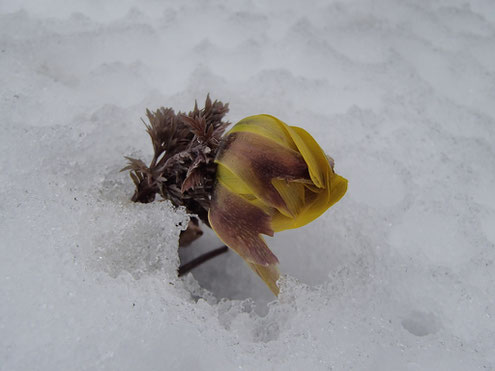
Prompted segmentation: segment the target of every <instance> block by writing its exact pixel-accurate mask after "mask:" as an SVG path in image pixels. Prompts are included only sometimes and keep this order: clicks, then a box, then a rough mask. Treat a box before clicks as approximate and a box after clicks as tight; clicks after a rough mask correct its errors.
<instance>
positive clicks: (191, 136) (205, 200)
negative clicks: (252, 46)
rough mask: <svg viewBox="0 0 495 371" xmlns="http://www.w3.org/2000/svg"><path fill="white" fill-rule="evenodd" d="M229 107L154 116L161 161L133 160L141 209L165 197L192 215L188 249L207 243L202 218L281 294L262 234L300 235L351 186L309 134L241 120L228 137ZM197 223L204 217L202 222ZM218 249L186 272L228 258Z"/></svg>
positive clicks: (263, 119)
mask: <svg viewBox="0 0 495 371" xmlns="http://www.w3.org/2000/svg"><path fill="white" fill-rule="evenodd" d="M228 110H229V109H228V104H223V103H222V102H220V101H214V102H212V101H211V99H210V97H209V96H208V97H207V98H206V102H205V107H204V108H203V109H201V110H200V109H198V106H197V104H195V107H194V110H193V111H191V112H189V113H188V114H183V113H181V112H179V113H177V114H176V113H175V112H174V110H173V109H171V108H160V109H159V110H157V111H155V112H151V111H149V110H147V112H146V113H147V116H148V119H149V121H150V124H149V125H148V124H145V125H146V127H147V132H148V134H149V135H150V137H151V141H152V144H153V149H154V156H153V159H152V161H151V163H150V165H149V166H147V165H146V164H145V163H144V162H143V161H141V160H138V159H134V158H129V157H127V159H128V161H129V165H128V166H126V167H125V168H124V169H123V170H130V175H131V178H132V180H133V181H134V184H135V186H136V190H135V192H134V195H133V196H132V200H133V201H135V202H144V203H147V202H151V201H153V200H154V199H155V197H156V194H157V193H159V194H160V195H161V196H162V197H163V198H164V199H168V200H170V201H171V202H172V203H173V204H174V205H176V206H184V207H185V208H186V210H187V211H188V212H189V213H190V214H191V215H192V217H191V222H190V223H189V226H188V229H187V230H186V231H184V232H183V233H182V234H181V238H180V241H179V245H180V246H186V245H188V244H189V243H191V242H192V241H194V239H196V238H198V237H199V236H201V234H202V232H201V229H200V227H199V223H198V220H197V218H199V219H200V220H201V221H202V222H203V223H204V224H205V225H207V226H209V227H211V228H212V229H213V230H214V231H215V232H216V233H217V235H218V237H219V238H220V239H221V240H222V241H223V242H224V243H225V244H226V245H227V246H228V247H230V248H231V249H233V250H234V251H236V252H237V253H238V254H239V255H240V256H241V257H242V258H243V259H244V260H245V261H246V263H247V264H248V265H249V267H250V268H251V269H252V270H253V271H255V272H256V273H257V274H258V275H259V276H260V277H261V279H262V280H263V281H264V282H265V283H266V284H267V286H268V287H269V288H270V290H271V291H272V292H273V293H274V294H275V295H278V293H279V289H278V286H277V285H276V282H277V280H278V278H279V275H280V273H279V270H278V267H277V266H278V259H277V257H276V256H275V255H274V254H273V253H272V252H271V251H270V249H269V248H268V246H267V245H266V243H265V241H264V240H263V238H262V237H261V236H260V234H265V235H269V236H272V235H273V233H274V232H278V231H282V230H286V229H292V228H298V227H301V226H303V225H306V224H307V223H309V222H311V221H313V220H314V219H316V218H317V217H318V216H320V215H321V214H322V213H323V212H325V211H326V210H327V209H328V208H329V207H330V206H332V205H333V204H335V203H336V202H337V201H339V200H340V199H341V198H342V197H343V196H344V194H345V192H346V190H347V180H346V179H344V178H343V177H341V176H339V175H337V174H336V173H335V172H334V170H333V160H332V159H331V158H330V157H328V156H327V155H326V154H325V153H324V151H323V150H322V149H321V147H320V146H319V145H318V143H317V142H316V141H315V140H314V139H313V137H312V136H311V135H310V134H309V133H307V132H306V131H305V130H304V129H301V128H298V127H295V126H288V125H287V124H285V123H284V122H282V121H280V120H278V119H277V118H275V117H273V116H270V115H256V116H250V117H247V118H245V119H243V120H241V121H239V122H238V123H237V124H236V125H235V126H234V127H233V128H232V129H231V130H230V131H229V132H228V133H227V134H226V135H225V136H223V133H224V131H225V129H226V127H227V126H228V125H229V124H230V123H229V122H225V121H223V117H224V116H225V114H226V113H227V112H228ZM196 216H197V218H196ZM225 250H226V248H220V249H217V250H215V251H213V252H211V253H208V254H205V256H203V257H200V258H199V260H197V261H196V262H191V263H188V264H186V265H184V266H182V267H180V268H179V274H183V273H184V272H187V271H188V270H190V269H191V268H192V267H194V266H195V265H197V264H199V263H200V262H202V261H205V260H207V259H210V258H211V257H213V256H216V255H218V254H219V253H222V252H223V251H225Z"/></svg>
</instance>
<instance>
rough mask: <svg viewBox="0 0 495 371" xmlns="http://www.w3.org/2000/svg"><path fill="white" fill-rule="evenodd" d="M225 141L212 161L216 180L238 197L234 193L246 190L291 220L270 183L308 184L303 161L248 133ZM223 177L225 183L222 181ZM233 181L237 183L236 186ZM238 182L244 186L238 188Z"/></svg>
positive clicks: (231, 135) (281, 198)
mask: <svg viewBox="0 0 495 371" xmlns="http://www.w3.org/2000/svg"><path fill="white" fill-rule="evenodd" d="M224 141H225V142H224V143H225V144H224V146H223V147H222V148H221V149H220V150H219V153H218V154H217V158H216V160H215V162H216V163H217V164H218V165H219V167H220V171H221V172H222V173H220V174H219V175H218V176H217V178H218V180H219V181H220V182H222V183H225V185H226V186H227V188H229V189H231V190H232V191H233V192H235V193H238V192H236V191H235V190H237V189H238V190H240V191H241V192H244V191H245V190H246V189H247V188H248V189H249V190H250V192H252V194H253V195H254V196H256V198H258V199H259V200H262V201H263V202H264V203H265V204H266V205H267V206H270V207H273V208H276V209H278V210H279V211H280V212H281V213H283V214H284V215H287V216H293V214H292V212H291V211H290V208H289V207H288V206H287V205H286V203H285V201H284V199H283V197H282V196H281V194H280V193H279V192H278V191H277V189H276V188H275V187H274V185H273V184H272V180H273V179H276V178H281V179H304V178H305V177H306V178H308V181H309V176H308V167H307V165H306V162H305V161H304V158H303V157H302V156H301V155H300V154H299V153H298V152H296V151H294V150H292V149H290V148H288V147H285V146H282V145H280V144H279V143H277V142H274V141H273V140H271V139H268V138H266V137H264V136H262V135H259V134H254V133H251V132H234V133H229V134H228V136H227V137H226V139H224ZM225 170H228V171H225ZM224 175H225V180H224V179H223V178H222V177H223V176H224ZM235 177H237V178H238V179H240V182H237V183H236V180H234V178H235ZM241 182H242V183H244V185H242V184H238V183H241Z"/></svg>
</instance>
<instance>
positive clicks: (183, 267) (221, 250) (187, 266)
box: [178, 246, 229, 277]
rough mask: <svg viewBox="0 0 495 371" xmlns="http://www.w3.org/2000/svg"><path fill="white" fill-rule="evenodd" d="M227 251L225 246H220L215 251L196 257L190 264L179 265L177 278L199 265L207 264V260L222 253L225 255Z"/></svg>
mask: <svg viewBox="0 0 495 371" xmlns="http://www.w3.org/2000/svg"><path fill="white" fill-rule="evenodd" d="M228 250H229V248H228V247H227V246H222V247H219V248H217V249H215V250H211V251H208V252H207V253H205V254H203V255H200V256H198V257H197V258H195V259H193V260H191V261H190V262H188V263H185V264H183V265H181V266H180V267H179V270H178V273H179V277H181V276H183V275H185V274H186V273H188V272H190V271H191V270H193V269H194V268H196V267H198V266H200V265H201V264H203V263H205V262H207V261H208V260H210V259H213V258H214V257H216V256H218V255H221V254H223V253H226V252H227V251H228Z"/></svg>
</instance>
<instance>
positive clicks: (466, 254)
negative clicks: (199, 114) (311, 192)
mask: <svg viewBox="0 0 495 371" xmlns="http://www.w3.org/2000/svg"><path fill="white" fill-rule="evenodd" d="M208 92H210V93H211V95H212V97H213V98H218V99H221V100H224V101H228V102H230V103H231V111H230V113H229V114H228V117H227V118H228V119H229V120H230V121H232V122H236V121H238V120H239V119H241V118H243V117H245V116H248V115H252V114H258V113H270V114H272V115H275V116H277V117H279V118H280V119H282V120H284V121H285V122H287V123H289V124H292V125H299V126H302V127H304V128H306V129H307V130H308V131H309V132H310V133H312V134H313V136H314V137H315V138H316V139H317V140H318V141H319V143H320V144H321V146H322V147H323V148H324V149H325V150H326V151H327V152H328V153H329V154H331V155H332V156H333V157H334V158H335V163H336V170H337V172H338V173H339V174H342V175H343V176H345V177H346V178H348V179H349V190H348V193H347V195H346V196H345V197H344V199H343V200H342V201H341V202H339V203H338V204H337V205H336V206H334V207H333V208H331V209H330V210H329V211H328V212H327V213H326V214H325V215H324V216H322V217H321V218H320V219H318V220H317V221H315V222H314V223H312V224H310V225H308V226H307V227H304V228H301V229H299V230H293V231H290V232H283V233H280V234H277V236H276V237H274V238H270V239H268V240H269V241H268V243H269V245H270V246H271V247H272V249H273V251H274V252H275V253H276V254H277V256H278V257H279V259H280V262H281V270H282V271H283V273H285V274H286V275H285V276H284V277H283V279H282V282H281V285H282V292H281V295H280V297H279V299H277V300H274V298H273V296H272V295H271V293H270V292H269V290H268V289H267V288H266V287H265V286H264V284H263V283H262V282H261V280H259V279H258V277H256V276H255V275H254V274H253V273H252V272H251V271H250V270H249V269H248V268H247V266H245V264H244V263H243V261H242V260H241V259H240V258H239V257H238V256H237V255H236V254H235V253H233V252H229V253H228V254H225V255H223V256H221V257H219V258H217V259H215V260H214V261H211V262H209V263H207V264H205V265H203V266H202V267H200V268H198V269H197V270H195V271H194V273H193V274H189V275H188V276H186V277H185V278H183V279H182V278H181V279H179V278H177V277H176V272H175V271H176V268H177V266H178V264H179V257H178V253H177V238H178V234H179V231H180V228H183V226H184V225H185V223H186V222H187V216H186V215H185V213H184V211H183V210H175V209H174V208H173V207H172V206H171V205H170V204H169V203H168V202H155V203H153V204H148V205H141V204H134V203H132V202H130V201H129V198H130V196H131V195H132V191H133V185H132V183H131V181H130V179H129V178H128V175H127V174H125V173H119V169H120V168H122V167H123V166H124V165H125V161H124V158H123V156H124V155H133V156H140V157H143V158H146V159H148V160H149V159H150V155H151V145H150V143H149V139H148V137H147V135H146V133H145V131H144V126H143V125H142V123H141V122H140V118H141V117H144V111H145V109H146V108H150V109H156V108H158V107H159V106H162V105H165V106H172V107H174V108H176V109H181V110H189V109H190V108H192V104H193V102H194V99H196V98H197V99H198V100H199V101H202V100H203V99H204V98H205V96H206V94H207V93H208ZM0 117H1V123H0V125H1V126H0V149H1V153H0V184H1V188H0V236H1V243H0V254H1V255H0V256H1V259H0V297H1V302H0V335H1V336H0V369H1V370H103V369H105V370H233V369H245V370H331V369H334V370H350V369H352V370H380V371H381V370H410V371H413V370H414V371H417V370H449V371H450V370H493V369H495V351H494V349H495V321H494V316H495V266H494V261H495V191H494V189H495V188H494V186H493V184H495V146H494V143H495V2H493V1H492V0H475V1H471V2H468V1H460V0H443V1H442V0H439V1H428V2H426V1H424V2H420V1H412V0H410V1H407V0H406V1H400V2H398V1H394V0H376V1H314V2H311V3H308V2H302V1H301V2H295V1H291V2H288V1H282V0H277V1H261V0H250V1H245V2H238V3H236V2H232V1H225V0H218V1H217V0H207V1H202V0H201V1H200V0H195V1H190V2H182V1H169V2H166V1H155V0H145V1H137V0H119V1H117V0H110V1H105V2H101V1H97V0H84V1H75V0H74V1H67V0H63V1H62V0H47V1H37V0H20V1H7V0H4V1H2V2H0ZM219 245H220V242H219V241H218V240H217V238H216V237H215V235H214V234H213V233H209V232H208V233H206V236H204V237H203V238H202V239H201V240H199V241H198V242H197V243H195V245H194V246H191V247H189V248H187V249H184V251H183V252H181V255H182V258H183V259H185V260H188V259H191V258H193V257H195V256H197V255H199V254H200V253H201V252H202V251H206V250H209V249H211V248H214V247H217V246H219Z"/></svg>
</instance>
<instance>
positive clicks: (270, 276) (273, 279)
mask: <svg viewBox="0 0 495 371" xmlns="http://www.w3.org/2000/svg"><path fill="white" fill-rule="evenodd" d="M248 265H249V267H250V268H251V269H252V270H253V271H255V272H256V274H258V276H260V278H261V279H262V280H263V282H265V284H266V285H267V286H268V288H269V289H270V290H271V291H272V292H273V293H274V294H275V295H276V296H278V293H279V291H280V290H279V288H278V286H277V280H278V279H279V278H280V271H279V270H278V266H276V265H269V266H267V267H264V266H262V265H257V264H252V263H248Z"/></svg>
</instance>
